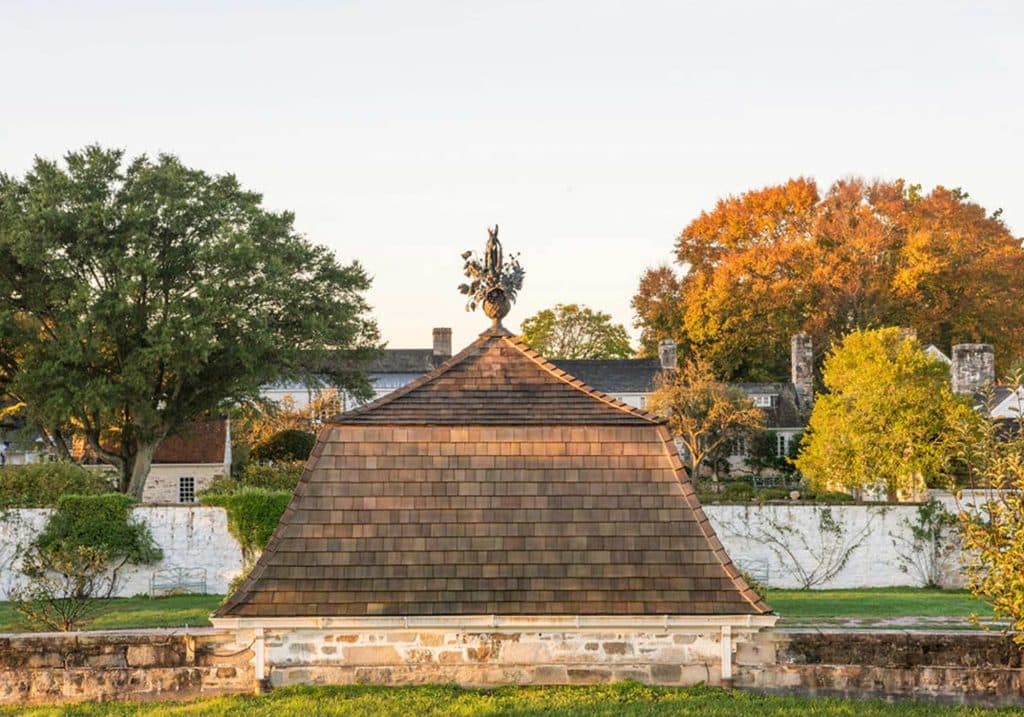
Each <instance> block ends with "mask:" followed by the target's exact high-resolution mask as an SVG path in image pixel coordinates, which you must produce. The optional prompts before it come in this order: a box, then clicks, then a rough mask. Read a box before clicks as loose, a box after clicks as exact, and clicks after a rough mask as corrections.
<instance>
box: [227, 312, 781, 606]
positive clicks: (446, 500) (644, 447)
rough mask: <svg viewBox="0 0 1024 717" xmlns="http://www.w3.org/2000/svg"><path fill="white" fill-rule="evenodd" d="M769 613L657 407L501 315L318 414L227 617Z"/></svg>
mask: <svg viewBox="0 0 1024 717" xmlns="http://www.w3.org/2000/svg"><path fill="white" fill-rule="evenodd" d="M769 611H770V609H769V608H768V606H767V605H766V604H765V603H764V602H763V601H762V599H761V598H760V596H758V595H757V594H756V593H755V592H754V591H753V590H751V589H750V588H749V586H748V585H747V584H746V582H745V581H744V580H743V579H742V577H741V576H740V574H739V571H738V570H737V569H736V568H735V566H734V565H733V564H732V563H731V561H730V560H729V557H728V555H727V554H726V552H725V550H724V548H723V547H722V545H721V543H720V542H719V541H718V538H717V537H716V536H715V534H714V530H713V529H712V527H711V525H710V523H709V522H708V521H707V518H706V517H705V515H704V513H703V511H702V510H701V508H700V504H699V502H698V500H697V497H696V495H695V494H694V492H693V489H692V487H691V486H690V484H689V481H688V480H687V478H686V475H685V473H684V472H683V470H682V464H681V463H680V461H679V459H678V456H677V455H676V449H675V446H674V444H673V442H672V440H671V437H670V436H669V434H668V431H667V430H666V429H665V427H664V425H662V422H661V421H660V420H659V419H658V418H657V417H655V416H652V415H650V414H647V413H645V412H643V411H640V410H638V409H635V408H632V407H630V406H628V405H626V404H623V403H621V402H619V401H616V400H614V399H612V398H610V397H608V396H605V395H603V394H600V393H599V392H597V391H594V390H593V389H591V388H589V387H587V386H586V385H583V384H581V382H579V381H577V380H576V379H574V378H573V377H572V376H569V375H567V374H565V373H564V372H562V371H560V370H558V369H556V368H555V367H554V366H553V365H552V364H550V363H548V362H547V361H545V360H544V359H543V358H542V357H540V356H538V355H537V354H536V353H535V352H533V351H532V350H530V349H529V348H528V347H526V346H525V345H524V344H522V343H521V342H519V341H518V340H517V339H516V338H514V337H512V336H511V335H510V334H508V332H506V331H504V330H502V329H501V328H500V327H498V328H497V329H492V330H491V331H488V332H486V333H485V334H483V335H481V337H480V338H479V339H478V340H477V341H475V342H474V343H473V344H471V345H470V346H469V347H468V348H467V349H466V350H465V351H463V352H462V353H460V354H459V355H458V356H455V357H453V358H452V359H451V360H450V361H448V362H447V363H445V364H444V365H442V366H441V367H439V368H438V369H436V370H435V371H434V372H432V373H430V374H427V375H426V376H424V377H423V378H421V379H420V380H418V381H415V382H414V383H413V384H411V385H410V386H407V387H406V388H404V389H401V390H399V391H396V392H395V393H393V394H390V395H389V396H386V397H384V398H382V399H380V400H378V401H376V402H374V403H372V404H368V405H367V406H364V407H362V408H360V409H357V410H355V411H351V412H349V413H346V414H342V415H340V416H338V417H336V418H335V419H334V421H333V422H332V423H331V424H330V425H328V426H326V427H325V428H324V429H323V431H322V432H321V434H320V436H319V438H318V442H317V447H316V449H315V450H314V452H313V455H312V456H311V458H310V460H309V463H308V464H307V467H306V471H305V473H304V475H303V477H302V480H301V481H300V483H299V487H298V488H297V489H296V493H295V496H294V497H293V499H292V501H291V503H290V505H289V506H288V509H287V510H286V511H285V514H284V516H283V517H282V519H281V523H280V524H279V525H278V528H277V530H276V531H275V533H274V536H273V538H272V539H271V541H270V543H269V544H268V546H267V548H266V550H265V551H264V553H263V555H262V557H261V558H260V560H259V562H258V563H257V565H256V567H255V568H254V569H253V571H252V573H251V574H250V575H249V577H248V578H247V579H246V581H245V582H244V583H243V585H242V586H241V587H240V588H239V590H238V591H237V592H236V593H235V594H234V595H232V596H231V598H230V599H229V600H228V601H227V602H226V603H225V604H224V606H222V607H221V608H220V609H219V610H218V611H217V615H218V616H219V617H268V616H278V617H280V616H291V617H302V616H322V617H342V616H370V615H397V616H401V615H406V616H426V615H438V616H441V615H444V616H456V615H481V614H500V615H616V614H627V613H628V614H637V615H655V614H656V615H663V614H674V615H750V614H763V613H767V612H769Z"/></svg>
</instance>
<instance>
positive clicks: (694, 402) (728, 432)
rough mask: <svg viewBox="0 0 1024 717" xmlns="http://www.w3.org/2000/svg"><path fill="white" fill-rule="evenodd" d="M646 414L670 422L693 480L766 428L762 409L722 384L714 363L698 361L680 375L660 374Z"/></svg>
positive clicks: (693, 359) (685, 365) (692, 361)
mask: <svg viewBox="0 0 1024 717" xmlns="http://www.w3.org/2000/svg"><path fill="white" fill-rule="evenodd" d="M647 410H648V411H651V412H653V413H656V414H658V415H660V416H664V417H666V418H667V419H668V428H669V431H670V432H671V433H672V436H673V437H674V438H675V439H676V441H678V442H679V443H680V444H681V445H682V447H683V448H684V449H685V455H684V460H685V461H686V463H687V470H688V471H689V473H690V477H691V478H692V479H694V480H696V479H697V478H698V477H699V476H700V471H701V468H702V467H703V466H704V464H705V461H707V460H708V458H709V457H711V456H713V455H715V454H718V453H721V452H722V451H723V450H724V449H725V448H726V447H727V446H728V445H729V444H731V443H732V442H733V441H736V440H739V439H743V438H746V437H748V436H751V435H754V434H756V433H757V432H759V431H760V430H761V429H762V428H763V426H764V413H763V412H762V411H761V409H759V408H757V407H755V406H754V402H753V401H752V400H751V399H750V398H749V397H748V396H747V395H746V394H745V393H743V391H742V390H740V389H739V388H736V387H734V386H729V385H727V384H724V383H722V382H721V381H718V380H717V379H716V378H715V376H714V373H713V372H712V371H711V364H710V363H709V362H708V361H706V360H705V359H703V358H701V357H699V356H693V357H691V358H690V359H689V360H688V361H686V362H685V363H683V365H682V366H680V367H679V369H678V370H675V371H664V372H662V374H661V375H660V376H659V378H658V382H657V386H656V387H655V389H654V391H653V392H652V393H651V395H650V396H648V398H647Z"/></svg>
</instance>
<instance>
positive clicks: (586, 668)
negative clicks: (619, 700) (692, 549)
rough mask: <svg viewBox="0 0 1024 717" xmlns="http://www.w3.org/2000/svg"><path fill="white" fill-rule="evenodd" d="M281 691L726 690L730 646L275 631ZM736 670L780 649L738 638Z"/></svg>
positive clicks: (698, 636)
mask: <svg viewBox="0 0 1024 717" xmlns="http://www.w3.org/2000/svg"><path fill="white" fill-rule="evenodd" d="M265 640H266V649H267V666H268V671H267V675H268V677H269V679H270V683H271V684H272V685H275V686H276V685H289V684H295V683H330V684H337V683H350V682H373V683H378V684H417V683H428V682H434V683H437V682H454V683H458V684H461V685H471V686H493V685H506V684H524V685H525V684H592V683H596V682H609V681H612V680H624V679H633V680H639V681H641V682H646V683H649V684H658V685H692V684H696V683H698V682H706V683H709V684H718V683H719V681H720V680H721V661H722V645H721V634H720V632H719V631H718V630H715V631H709V632H707V633H678V632H677V633H675V634H669V633H644V632H607V633H602V632H573V633H569V632H534V633H529V632H511V633H499V632H446V631H431V632H422V631H420V632H397V631H377V632H364V633H359V634H355V633H351V632H343V631H337V630H335V631H329V630H311V629H305V630H287V631H285V630H267V632H266V635H265ZM731 642H732V648H733V654H734V657H733V660H734V663H735V664H736V666H735V667H734V670H737V669H740V668H741V667H746V666H757V667H763V666H764V665H765V664H768V663H771V662H774V659H775V654H774V642H773V641H772V640H771V639H770V638H768V637H767V636H766V635H763V634H758V633H756V632H753V631H748V632H740V631H734V632H733V634H732V640H731Z"/></svg>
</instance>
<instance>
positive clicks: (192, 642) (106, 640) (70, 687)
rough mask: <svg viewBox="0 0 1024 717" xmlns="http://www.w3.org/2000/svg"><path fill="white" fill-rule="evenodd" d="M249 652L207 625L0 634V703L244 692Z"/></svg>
mask: <svg viewBox="0 0 1024 717" xmlns="http://www.w3.org/2000/svg"><path fill="white" fill-rule="evenodd" d="M252 658H253V652H252V649H251V645H249V644H248V643H239V642H237V641H236V640H235V637H234V635H233V634H232V633H228V632H224V631H216V630H209V629H207V630H192V631H188V632H176V631H170V630H145V631H143V630H139V631H120V632H82V633H47V634H24V635H0V704H16V705H33V704H56V703H61V702H81V701H86V700H89V701H95V700H114V699H117V700H152V699H177V698H180V697H188V696H193V695H200V694H219V693H224V692H241V691H249V690H252V687H253V666H252Z"/></svg>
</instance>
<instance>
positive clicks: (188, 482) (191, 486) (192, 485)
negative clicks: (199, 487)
mask: <svg viewBox="0 0 1024 717" xmlns="http://www.w3.org/2000/svg"><path fill="white" fill-rule="evenodd" d="M185 496H189V497H190V500H185ZM178 502H179V503H195V502H196V477H195V476H178Z"/></svg>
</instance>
